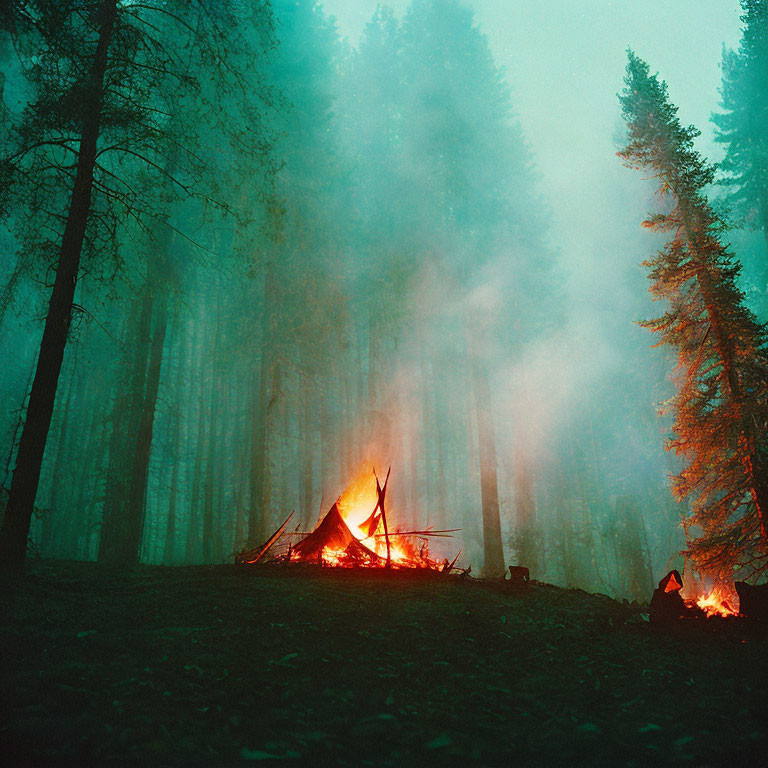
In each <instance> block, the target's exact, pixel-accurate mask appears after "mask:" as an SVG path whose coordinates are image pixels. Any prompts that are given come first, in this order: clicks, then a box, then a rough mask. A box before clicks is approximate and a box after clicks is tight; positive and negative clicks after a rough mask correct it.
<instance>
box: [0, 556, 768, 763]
mask: <svg viewBox="0 0 768 768" xmlns="http://www.w3.org/2000/svg"><path fill="white" fill-rule="evenodd" d="M2 609H3V611H4V616H5V617H6V619H5V620H4V621H3V624H2V627H1V628H0V651H2V669H1V670H0V673H1V675H2V677H1V678H0V696H2V697H3V700H2V707H3V709H4V710H5V713H6V714H5V716H0V742H1V743H0V754H4V755H5V758H4V762H5V764H10V765H40V766H55V765H104V764H110V765H151V766H154V765H157V766H164V765H167V766H182V765H185V766H186V765H190V766H197V765H211V766H229V765H248V764H250V763H254V762H255V763H261V762H266V763H267V764H279V765H307V764H315V765H341V766H343V765H349V766H362V765H380V766H398V767H399V768H400V767H402V766H410V765H441V766H453V765H457V766H458V765H462V766H470V765H471V766H476V765H488V766H495V765H575V764H583V765H617V766H630V765H662V764H673V765H696V766H704V765H710V766H716V765H729V766H735V765H744V766H750V767H752V766H759V765H768V718H766V701H768V696H767V695H766V681H768V656H767V655H766V652H765V651H766V641H765V639H761V638H760V637H758V636H756V635H755V634H754V632H752V631H748V630H747V629H745V628H744V627H743V626H739V625H738V624H737V623H733V622H727V623H726V622H721V623H720V624H719V625H715V624H712V623H709V624H705V623H703V622H697V623H695V624H694V623H688V624H686V625H684V626H681V627H678V628H676V629H675V630H674V631H669V630H667V631H659V630H656V629H654V628H652V627H650V626H649V625H648V624H647V623H646V622H643V621H642V620H639V623H638V618H637V609H636V608H634V607H632V606H626V605H622V604H620V603H616V602H614V601H612V600H610V599H608V598H607V597H604V596H599V595H588V594H586V593H584V592H580V591H575V590H561V589H557V588H554V587H549V586H544V585H537V584H533V585H531V586H530V587H529V588H527V589H522V590H514V589H512V588H510V587H509V586H508V585H502V584H497V585H490V584H484V583H479V582H472V581H469V580H459V579H447V578H444V577H443V578H431V579H426V578H408V577H405V576H402V575H401V576H398V575H392V577H391V578H387V574H383V573H373V574H364V575H359V574H353V573H345V572H341V573H333V572H331V571H329V570H328V569H326V570H323V571H322V572H320V571H319V570H318V569H314V570H313V569H304V570H301V569H299V570H295V569H283V570H281V571H274V570H272V571H270V570H268V569H252V570H250V571H249V570H246V571H238V570H236V569H235V568H234V567H227V566H219V567H200V568H157V567H142V568H139V569H137V570H135V571H132V572H130V573H114V572H108V571H106V572H105V571H103V570H102V569H100V568H99V567H98V566H96V565H93V564H82V563H46V562H42V563H41V562H39V561H38V562H33V563H31V564H30V566H29V568H28V575H27V576H26V577H25V579H24V580H23V581H21V582H19V583H17V584H15V585H12V586H11V588H10V589H7V590H6V591H5V592H4V594H3V595H2ZM633 617H634V619H633ZM627 619H630V621H627Z"/></svg>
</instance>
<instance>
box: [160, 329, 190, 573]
mask: <svg viewBox="0 0 768 768" xmlns="http://www.w3.org/2000/svg"><path fill="white" fill-rule="evenodd" d="M176 327H177V328H178V327H179V325H178V322H177V323H176ZM175 335H176V336H179V335H180V334H175ZM178 347H179V359H178V360H177V361H176V376H175V380H176V386H175V387H174V396H175V399H176V407H175V408H174V409H173V413H172V414H171V419H172V420H173V424H172V426H171V458H172V461H173V468H172V469H171V487H170V492H169V495H168V519H167V523H166V529H165V542H164V544H163V564H164V565H172V564H173V562H174V561H175V559H176V558H175V555H174V552H175V548H176V506H177V499H178V493H179V465H180V463H181V462H180V456H179V448H180V446H181V409H182V406H183V403H184V398H183V397H182V393H183V391H184V374H185V373H186V370H185V367H184V364H185V362H186V357H185V355H184V341H183V339H182V340H181V343H179V344H178Z"/></svg>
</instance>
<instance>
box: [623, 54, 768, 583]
mask: <svg viewBox="0 0 768 768" xmlns="http://www.w3.org/2000/svg"><path fill="white" fill-rule="evenodd" d="M624 82H625V83H626V87H625V89H624V91H623V92H622V93H621V95H620V101H621V107H622V113H623V116H624V119H625V120H626V122H627V126H628V144H627V146H626V147H625V148H624V149H623V150H622V151H621V152H620V153H619V156H620V157H621V158H622V159H623V160H624V162H625V164H626V165H627V166H629V167H631V168H634V169H637V170H641V171H643V172H645V173H646V174H648V175H649V176H650V178H652V179H654V180H655V182H656V184H657V192H658V195H659V197H660V198H661V200H662V202H663V212H661V213H656V214H653V215H651V216H650V217H649V218H648V220H647V221H645V222H643V226H645V227H648V228H649V229H651V230H654V231H656V232H669V233H671V239H670V240H669V241H668V242H667V243H666V245H665V247H664V248H663V249H662V250H660V251H659V252H658V253H657V254H656V256H655V257H654V258H652V259H649V260H648V261H646V262H644V266H646V267H648V269H649V270H650V275H649V276H650V279H651V281H652V286H651V289H650V290H651V293H652V294H653V295H654V297H655V298H657V299H665V300H667V301H668V302H669V309H668V311H667V312H665V313H664V314H663V315H662V316H661V317H658V318H656V319H653V320H648V321H646V322H644V323H642V325H643V326H644V327H646V328H649V329H650V330H652V331H654V332H656V333H658V334H659V335H660V338H661V341H660V342H659V343H660V344H669V345H670V346H672V347H674V348H676V350H677V355H678V370H677V383H678V393H677V395H676V396H675V397H674V398H673V399H672V400H671V401H670V405H671V410H672V412H673V414H674V425H673V436H672V438H671V440H670V441H669V445H668V448H669V449H670V450H674V451H675V453H677V454H679V455H681V456H683V457H684V458H685V459H686V466H685V468H684V469H683V470H682V471H681V472H680V473H679V474H678V475H676V476H675V478H674V482H673V490H674V493H675V496H676V497H677V499H678V500H683V499H688V500H689V502H690V505H691V513H690V516H689V517H688V518H687V520H686V526H687V529H688V533H689V534H691V535H690V536H689V545H688V549H687V550H686V552H685V554H686V555H687V556H689V557H690V558H691V559H692V561H693V562H694V564H695V565H696V567H697V568H699V569H700V570H701V571H705V572H707V573H708V574H710V575H713V576H717V577H721V578H727V577H733V574H734V571H736V572H737V573H739V574H741V575H742V576H745V575H749V574H753V575H754V574H756V573H762V572H764V571H766V570H768V533H767V532H766V527H767V526H768V521H766V515H768V353H767V352H766V340H767V339H768V334H767V332H766V328H765V326H763V325H761V324H759V323H758V322H757V321H756V319H755V318H754V316H753V315H752V314H751V313H750V312H749V311H748V310H747V309H746V307H745V306H744V303H743V294H742V293H741V291H740V290H739V289H738V287H737V285H736V279H737V277H738V275H739V270H740V266H739V264H738V263H737V261H736V260H735V259H734V257H733V256H732V254H731V253H730V252H729V249H728V246H727V245H726V244H724V242H723V236H724V233H725V226H724V224H723V222H722V221H721V220H720V219H719V218H718V216H717V215H716V214H715V213H714V211H713V210H712V208H711V207H710V205H709V203H708V201H707V197H706V195H705V193H704V189H705V187H706V186H707V185H708V184H710V183H712V180H713V177H714V170H713V167H712V166H711V165H710V164H709V163H707V162H706V161H705V160H704V159H703V158H702V157H701V156H700V155H699V153H698V152H696V150H695V149H694V146H693V140H694V138H695V137H696V136H698V135H699V131H697V130H696V128H695V127H693V126H688V127H683V126H682V125H681V124H680V121H679V120H678V118H677V107H675V106H674V104H672V103H671V102H670V101H669V98H668V95H667V86H666V83H665V82H663V81H661V82H660V81H659V80H658V78H657V76H655V75H650V74H649V69H648V65H647V64H646V63H645V62H644V61H643V60H642V59H640V58H638V57H637V56H635V55H634V54H633V53H632V52H631V51H630V52H629V63H628V65H627V70H626V77H625V81H624ZM694 533H695V536H694Z"/></svg>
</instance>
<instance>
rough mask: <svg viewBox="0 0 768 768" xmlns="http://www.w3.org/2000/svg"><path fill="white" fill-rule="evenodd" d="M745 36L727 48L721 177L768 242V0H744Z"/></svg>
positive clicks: (734, 206) (741, 215)
mask: <svg viewBox="0 0 768 768" xmlns="http://www.w3.org/2000/svg"><path fill="white" fill-rule="evenodd" d="M741 7H742V15H741V21H742V24H743V25H744V26H743V27H742V35H741V40H740V42H739V47H738V49H737V50H735V51H734V50H730V49H725V50H723V61H722V70H723V83H722V87H721V90H720V94H721V96H722V102H721V106H722V109H723V111H722V112H721V113H720V114H716V115H713V116H712V121H713V122H714V124H715V126H716V131H715V138H716V140H717V141H719V142H721V143H722V144H723V145H724V146H725V158H724V159H723V161H722V162H721V163H720V164H719V169H720V171H721V172H722V173H721V177H720V179H719V180H718V183H720V184H722V185H723V186H725V187H726V188H727V190H728V194H727V195H726V197H725V202H726V203H727V204H728V205H729V206H730V208H731V211H732V213H733V214H734V215H736V216H737V217H738V219H739V221H740V222H742V223H744V224H745V225H746V226H748V227H749V228H750V229H757V230H759V229H762V230H763V234H764V236H765V238H766V241H767V242H768V0H741Z"/></svg>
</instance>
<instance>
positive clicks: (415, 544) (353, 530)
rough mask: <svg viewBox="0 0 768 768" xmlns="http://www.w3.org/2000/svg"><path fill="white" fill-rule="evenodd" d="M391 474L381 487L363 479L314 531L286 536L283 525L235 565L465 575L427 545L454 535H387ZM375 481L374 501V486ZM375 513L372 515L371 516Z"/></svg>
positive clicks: (446, 531) (428, 532)
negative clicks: (400, 570) (297, 564)
mask: <svg viewBox="0 0 768 768" xmlns="http://www.w3.org/2000/svg"><path fill="white" fill-rule="evenodd" d="M389 474H390V473H389V472H387V477H386V479H385V480H384V484H383V485H382V484H381V483H380V482H379V478H378V476H377V475H376V472H375V470H374V472H373V477H371V476H370V475H368V474H364V475H361V476H360V477H358V479H357V480H356V481H355V482H353V483H352V485H350V486H349V487H348V488H347V489H346V490H345V491H344V493H343V494H342V495H341V496H340V497H339V498H338V499H337V500H336V502H335V503H334V505H333V506H332V507H331V509H330V510H329V512H328V513H327V514H326V515H325V517H323V519H322V520H321V521H320V522H319V523H318V524H317V526H316V527H315V528H314V530H312V531H300V530H298V528H297V529H296V530H294V531H289V530H288V523H289V522H290V520H291V518H292V517H293V513H291V514H290V515H289V516H288V518H287V519H286V521H285V522H284V523H283V524H282V525H281V526H280V527H279V528H278V529H277V530H276V531H275V532H274V533H273V534H272V536H270V537H269V538H268V539H267V541H266V542H265V543H264V544H262V545H261V546H260V547H256V548H255V549H252V550H248V551H245V552H241V553H240V554H239V555H237V556H236V557H235V564H236V565H256V564H257V563H263V562H270V563H275V564H277V563H279V564H291V563H305V564H313V565H319V566H323V567H335V568H396V569H406V568H409V569H428V570H432V571H439V572H443V573H451V572H454V571H455V572H459V573H465V572H466V571H467V570H468V569H463V568H459V567H457V566H456V562H457V560H458V558H459V555H460V554H461V552H460V551H459V553H458V554H457V555H456V557H454V558H453V561H449V560H447V559H443V560H442V561H440V560H436V559H433V558H432V556H431V554H430V552H429V539H430V538H434V537H438V538H442V537H450V536H451V535H452V534H453V533H454V532H455V531H456V530H458V529H455V528H452V529H444V530H435V529H434V528H433V527H428V528H425V529H423V530H401V529H400V528H397V527H396V528H394V529H390V526H389V523H388V521H387V513H386V508H385V501H386V495H387V485H388V483H389ZM374 480H375V495H374V494H373V481H374ZM371 508H373V511H370V510H371Z"/></svg>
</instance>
